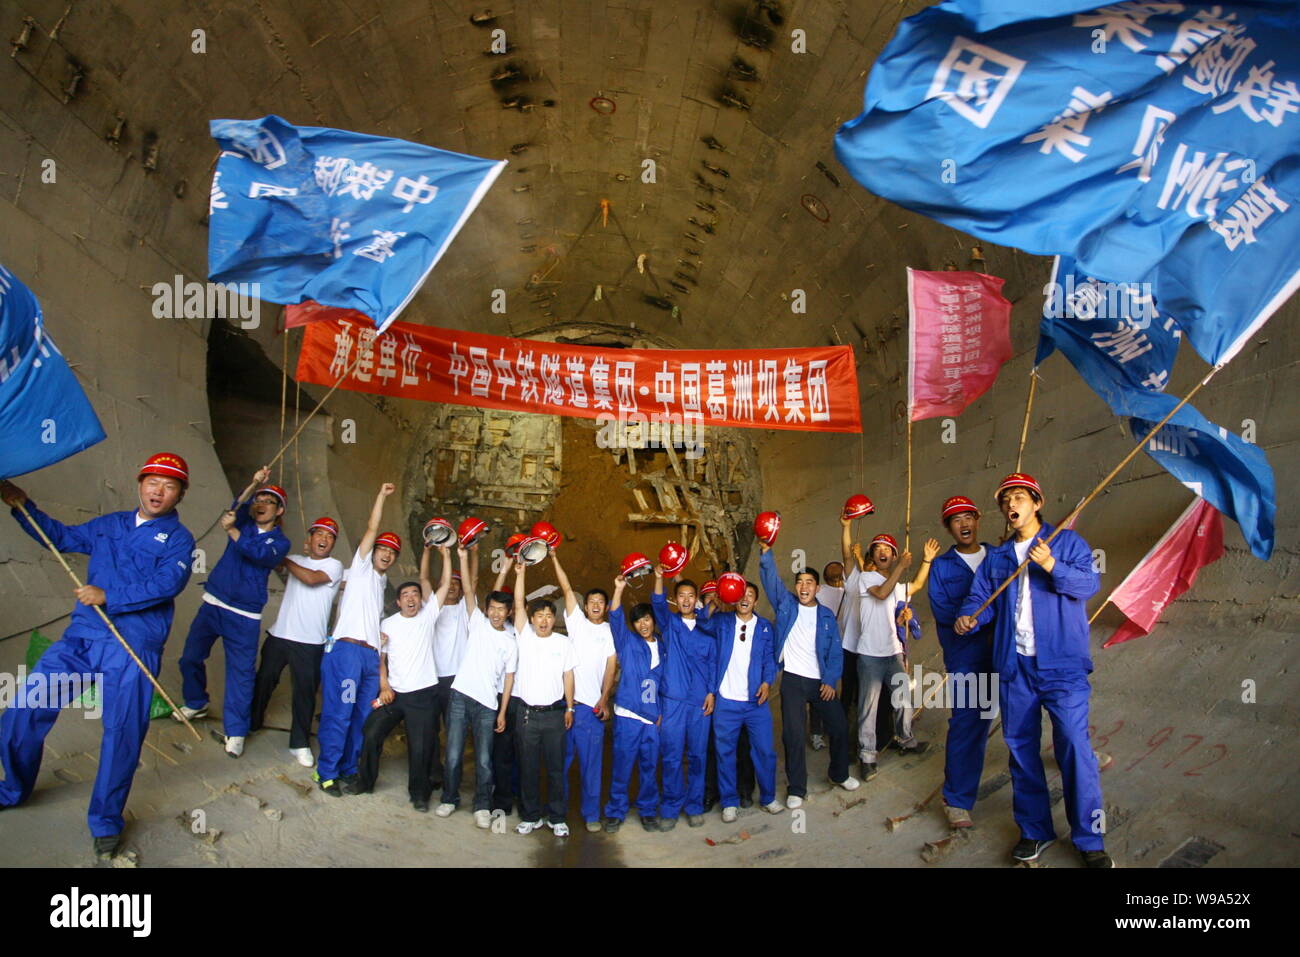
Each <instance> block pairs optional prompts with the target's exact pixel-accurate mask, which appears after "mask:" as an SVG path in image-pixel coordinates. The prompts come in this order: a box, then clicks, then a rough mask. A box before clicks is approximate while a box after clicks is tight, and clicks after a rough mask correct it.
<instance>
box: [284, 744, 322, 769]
mask: <svg viewBox="0 0 1300 957" xmlns="http://www.w3.org/2000/svg"><path fill="white" fill-rule="evenodd" d="M289 753H290V754H292V755H293V756H294V757H295V758H297V759H298V763H299V764H301V765H302V766H303V767H304V768H310V767H312V766H313V765H314V764H315V763H316V757H315V755H313V754H312V753H311V748H290V749H289Z"/></svg>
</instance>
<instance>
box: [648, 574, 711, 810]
mask: <svg viewBox="0 0 1300 957" xmlns="http://www.w3.org/2000/svg"><path fill="white" fill-rule="evenodd" d="M695 597H696V588H695V583H694V582H693V581H691V580H690V579H689V578H679V579H678V580H677V581H676V582H675V583H674V586H673V599H674V600H675V601H676V602H677V611H675V612H674V611H672V610H671V609H670V608H669V607H668V597H667V596H666V595H665V594H664V569H663V566H662V565H655V588H654V593H653V594H652V595H651V596H650V607H651V608H653V609H654V616H655V621H656V622H657V623H658V625H659V630H660V632H662V633H663V636H664V644H665V646H666V647H667V648H668V662H667V666H666V670H665V672H664V687H663V694H662V697H663V714H664V721H663V726H662V728H661V729H660V732H659V745H660V751H661V755H662V761H663V784H664V794H663V802H662V803H661V804H660V806H659V828H660V830H663V831H671V830H672V829H673V828H675V827H676V826H677V818H678V815H680V814H681V812H682V811H683V810H685V811H686V823H687V824H688V825H690V826H691V827H702V826H703V825H704V769H705V764H706V762H707V761H708V756H709V726H710V725H711V724H712V721H713V718H712V715H711V714H710V713H709V712H708V711H706V710H705V701H706V700H707V699H708V696H709V687H710V685H711V684H712V678H713V671H714V668H715V667H716V662H717V654H718V653H717V645H716V644H715V642H714V641H713V639H712V638H710V637H709V636H708V635H706V634H704V632H702V631H700V630H699V622H698V620H697V618H696V615H695ZM683 757H685V758H686V761H687V765H686V769H685V773H683V768H682V758H683Z"/></svg>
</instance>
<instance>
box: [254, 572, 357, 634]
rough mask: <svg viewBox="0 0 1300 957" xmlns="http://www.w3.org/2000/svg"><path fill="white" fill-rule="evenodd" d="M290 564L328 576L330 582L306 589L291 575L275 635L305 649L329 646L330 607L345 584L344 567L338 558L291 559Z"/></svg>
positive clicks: (272, 631)
mask: <svg viewBox="0 0 1300 957" xmlns="http://www.w3.org/2000/svg"><path fill="white" fill-rule="evenodd" d="M289 561H291V562H293V563H294V564H296V565H301V566H302V567H303V568H305V569H307V570H308V571H313V572H324V573H325V574H326V575H329V577H330V580H329V581H327V582H326V583H325V584H323V585H304V584H303V583H302V582H300V581H299V580H298V579H297V578H295V577H294V576H293V573H292V572H291V573H290V574H289V580H288V581H287V582H286V583H285V586H284V599H283V600H282V601H281V602H280V613H279V614H278V615H276V618H275V624H274V625H272V626H271V634H273V635H275V637H277V638H284V639H285V640H286V641H297V642H301V643H302V644H304V645H323V644H325V634H326V633H327V632H328V631H329V627H330V606H332V605H333V604H334V596H335V595H336V594H338V590H339V582H341V581H342V580H343V563H342V562H341V561H339V560H338V559H337V558H308V557H307V556H306V555H290V556H289Z"/></svg>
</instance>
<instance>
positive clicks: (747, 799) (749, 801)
mask: <svg viewBox="0 0 1300 957" xmlns="http://www.w3.org/2000/svg"><path fill="white" fill-rule="evenodd" d="M740 806H741V807H753V806H754V798H753V797H752V796H751V795H748V794H746V795H745V796H744V797H742V798H741V799H740Z"/></svg>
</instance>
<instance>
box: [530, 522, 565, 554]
mask: <svg viewBox="0 0 1300 957" xmlns="http://www.w3.org/2000/svg"><path fill="white" fill-rule="evenodd" d="M528 534H529V535H531V536H532V537H533V538H540V539H541V540H542V541H544V542H545V543H546V544H547V545H550V546H551V548H558V547H559V544H560V542H561V540H562V538H563V536H561V535H560V533H559V532H557V531H556V530H555V526H554V525H552V524H551V523H550V522H538V523H537V524H536V525H534V526H533V527H532V530H531V531H529V533H528Z"/></svg>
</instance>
